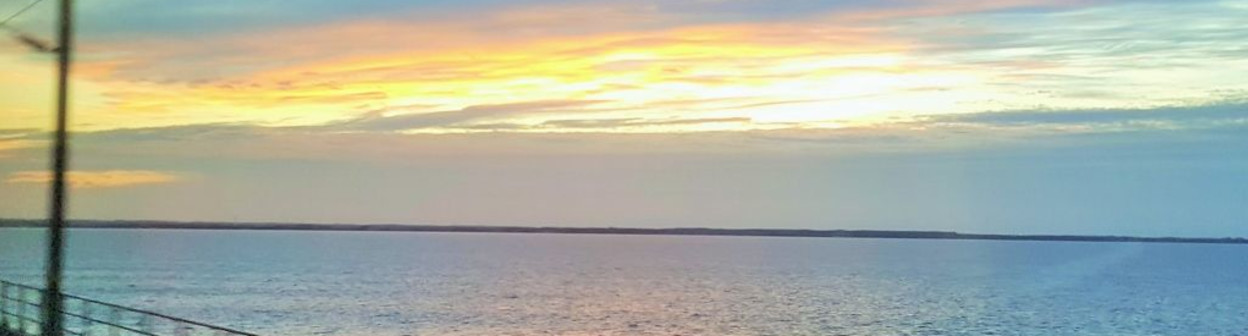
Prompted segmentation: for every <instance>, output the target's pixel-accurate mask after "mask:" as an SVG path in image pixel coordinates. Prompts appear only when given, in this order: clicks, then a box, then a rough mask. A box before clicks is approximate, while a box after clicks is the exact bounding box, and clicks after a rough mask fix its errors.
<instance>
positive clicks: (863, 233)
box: [0, 219, 1248, 244]
mask: <svg viewBox="0 0 1248 336" xmlns="http://www.w3.org/2000/svg"><path fill="white" fill-rule="evenodd" d="M46 225H47V222H46V221H44V220H33V219H0V228H42V227H45V226H46ZM70 227H71V228H85V229H170V230H284V231H368V232H475V233H563V234H619V235H671V236H751V237H822V238H899V239H964V240H1028V241H1072V242H1141V243H1202V244H1248V239H1245V238H1242V237H1225V238H1183V237H1131V236H1081V235H1007V234H976V233H958V232H953V231H894V230H806V229H712V228H655V229H649V228H618V227H599V228H595V227H532V226H464V225H406V224H304V223H221V222H172V221H146V220H144V221H120V220H119V221H105V220H75V221H71V222H70Z"/></svg>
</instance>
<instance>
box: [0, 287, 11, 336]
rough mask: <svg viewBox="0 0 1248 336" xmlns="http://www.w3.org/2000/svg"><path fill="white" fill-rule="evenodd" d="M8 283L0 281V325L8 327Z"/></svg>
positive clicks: (6, 328)
mask: <svg viewBox="0 0 1248 336" xmlns="http://www.w3.org/2000/svg"><path fill="white" fill-rule="evenodd" d="M8 313H9V283H7V282H3V281H0V327H2V328H4V329H5V330H8V329H9V314H8Z"/></svg>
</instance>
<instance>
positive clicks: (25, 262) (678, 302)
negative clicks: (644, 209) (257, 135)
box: [0, 229, 1248, 336]
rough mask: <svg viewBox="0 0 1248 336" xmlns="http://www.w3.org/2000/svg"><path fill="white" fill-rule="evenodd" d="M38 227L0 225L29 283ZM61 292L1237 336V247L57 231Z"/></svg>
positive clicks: (438, 314) (663, 326)
mask: <svg viewBox="0 0 1248 336" xmlns="http://www.w3.org/2000/svg"><path fill="white" fill-rule="evenodd" d="M43 239H44V238H43V231H41V230H36V229H0V278H3V279H5V280H8V281H13V282H18V283H25V284H32V285H38V284H41V283H42V282H41V281H42V272H43V263H42V258H43V254H44V251H43V246H42V244H43V242H44V241H43ZM67 254H68V261H67V264H66V283H65V286H66V292H68V293H71V294H74V295H78V296H82V297H87V298H92V299H97V300H102V301H107V302H112V303H117V304H122V305H126V306H131V307H136V308H141V309H146V310H151V311H155V312H160V313H165V314H168V315H172V316H178V317H184V318H189V319H192V320H197V321H202V322H207V323H212V324H217V325H222V326H227V327H230V328H235V329H240V330H245V331H249V332H254V333H257V334H260V335H291V336H293V335H301V336H302V335H343V336H345V335H352V336H354V335H396V336H397V335H517V336H520V335H526V336H527V335H665V336H672V335H683V336H688V335H1045V336H1049V335H1204V336H1210V335H1248V246H1245V245H1217V244H1177V243H1096V242H1027V241H975V240H923V239H853V238H783V237H712V236H629V235H587V234H504V233H414V232H413V233H404V232H313V231H229V230H220V231H215V230H214V231H208V230H198V231H197V230H138V229H73V230H71V231H70V232H69V239H68V251H67Z"/></svg>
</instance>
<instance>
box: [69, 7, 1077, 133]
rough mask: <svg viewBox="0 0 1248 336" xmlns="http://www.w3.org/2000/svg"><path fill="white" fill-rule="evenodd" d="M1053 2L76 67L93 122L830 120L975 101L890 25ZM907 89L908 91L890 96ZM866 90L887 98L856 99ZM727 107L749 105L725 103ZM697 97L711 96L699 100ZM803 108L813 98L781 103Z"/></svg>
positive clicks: (550, 14) (503, 27) (639, 25)
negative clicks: (472, 113)
mask: <svg viewBox="0 0 1248 336" xmlns="http://www.w3.org/2000/svg"><path fill="white" fill-rule="evenodd" d="M1060 2H1062V3H1064V2H1067V1H1065V0H1063V1H1060ZM1053 3H1054V1H1041V0H1013V1H1006V2H993V3H991V4H985V3H983V2H979V1H938V2H928V1H920V2H916V3H913V4H911V5H908V6H905V7H904V8H903V7H899V8H886V9H873V10H857V11H845V12H837V13H831V14H822V15H820V14H813V15H811V16H809V17H807V18H806V19H803V20H798V21H789V22H749V23H731V24H707V23H697V22H695V21H690V20H689V18H688V17H680V16H678V15H676V14H673V13H666V12H662V11H660V10H657V9H656V8H654V7H653V6H650V5H645V4H637V3H626V4H586V5H576V6H560V7H536V8H535V7H513V8H506V9H502V10H495V11H486V12H480V13H472V14H470V15H471V17H465V16H467V15H469V14H465V13H454V14H452V15H444V14H446V13H440V14H443V15H441V16H435V15H431V14H413V15H412V16H409V17H407V18H405V19H404V20H358V21H347V22H337V23H329V24H324V25H317V26H307V27H297V28H290V29H284V30H276V31H264V32H247V33H243V34H238V35H231V36H221V37H212V38H205V39H195V40H168V39H159V38H151V37H148V38H136V40H133V41H127V42H122V43H112V44H95V45H85V46H84V47H83V50H84V53H86V54H87V55H108V56H100V57H83V58H82V59H83V63H82V64H81V65H80V66H79V68H80V69H82V70H81V71H80V72H79V74H80V75H81V76H83V77H85V78H89V79H90V80H92V81H97V82H101V83H108V85H107V89H106V91H105V92H104V93H103V94H102V98H101V100H102V101H106V102H107V105H105V106H102V107H99V108H92V109H87V110H86V111H83V113H81V114H80V118H79V120H81V121H80V122H81V123H80V124H79V125H83V126H84V128H88V129H92V130H98V129H112V128H119V127H159V126H170V125H185V124H202V123H252V124H262V125H268V126H294V125H317V124H325V123H331V122H338V121H342V120H351V119H354V118H357V117H358V116H359V115H361V114H363V113H365V112H369V111H377V110H382V111H385V112H383V113H385V114H387V115H393V114H405V113H432V112H438V111H448V110H460V109H465V108H468V107H470V106H480V105H498V104H514V103H520V102H531V101H576V100H584V101H602V102H606V103H603V104H602V105H603V106H601V107H603V108H605V109H608V110H612V111H614V112H612V113H602V112H600V111H585V110H575V109H570V110H568V111H564V112H566V113H564V115H561V116H549V118H545V119H543V117H537V116H531V115H530V116H523V117H520V116H515V117H513V118H511V119H506V120H480V122H482V123H500V122H506V123H513V124H523V125H529V126H536V125H541V124H542V123H544V122H546V121H550V120H557V119H587V118H592V119H600V118H637V117H640V118H648V119H660V120H667V119H707V118H711V119H713V118H742V119H749V120H753V121H756V122H826V121H830V120H841V119H845V118H858V117H862V116H870V115H877V114H880V113H888V112H894V111H902V110H910V109H913V108H914V107H924V108H928V107H935V109H937V111H936V112H942V111H941V110H939V109H941V108H953V107H952V106H955V105H957V104H958V103H959V99H962V98H960V97H963V96H957V95H955V94H953V93H945V94H943V95H942V97H933V96H934V95H930V94H929V95H924V96H922V97H917V98H916V97H910V96H917V95H918V94H914V92H917V91H913V90H918V89H922V88H925V87H934V86H945V85H955V84H956V85H968V86H969V85H973V84H976V83H977V82H978V81H979V80H980V79H979V78H975V76H978V75H977V74H971V75H968V74H966V73H965V72H963V73H952V72H951V71H946V70H947V69H940V68H938V67H937V66H934V65H931V64H925V65H919V64H918V63H921V62H917V61H915V60H914V58H915V55H910V54H908V52H909V51H910V50H911V49H912V48H914V47H915V46H918V45H921V41H911V40H907V39H903V38H899V37H895V36H891V35H890V32H889V31H888V30H887V28H886V27H884V26H881V25H880V24H879V22H880V21H881V20H889V19H894V18H901V17H907V18H909V17H916V16H937V15H948V14H952V13H965V12H975V11H984V10H992V9H1000V8H1008V7H1019V6H1032V5H1051V4H1053ZM139 51H141V52H139ZM898 93H903V94H906V95H908V96H907V97H898V96H896V95H894V96H890V97H881V96H883V95H890V94H898ZM866 96H875V97H876V99H875V100H872V101H865V100H863V99H859V97H866ZM944 97H950V98H944ZM903 98H906V99H903ZM909 98H913V99H909ZM729 100H733V101H734V102H735V104H733V105H731V106H725V105H724V103H726V102H727V101H729ZM697 101H705V102H708V103H707V104H688V103H687V102H697ZM795 101H800V102H805V103H802V104H787V103H786V104H783V105H786V106H787V107H786V106H781V105H782V104H781V103H783V102H795ZM899 102H905V103H904V104H902V103H899ZM413 106H421V107H423V108H418V109H413V108H411V107H413ZM397 107H403V108H397ZM929 109H930V108H929ZM929 112H930V111H929ZM590 114H593V115H590ZM87 125H89V126H87ZM460 126H473V125H471V124H469V125H460ZM746 126H748V125H746ZM550 131H556V130H553V129H551V130H550Z"/></svg>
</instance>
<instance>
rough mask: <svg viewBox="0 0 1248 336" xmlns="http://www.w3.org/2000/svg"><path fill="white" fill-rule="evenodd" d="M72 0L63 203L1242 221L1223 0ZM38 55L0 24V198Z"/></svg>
mask: <svg viewBox="0 0 1248 336" xmlns="http://www.w3.org/2000/svg"><path fill="white" fill-rule="evenodd" d="M27 3H28V2H26V1H16V0H9V1H0V14H3V15H5V16H7V14H8V13H12V12H15V11H17V10H18V9H20V8H21V7H23V6H25V5H26V4H27ZM54 9H55V8H54V6H53V4H52V2H48V3H40V4H37V5H36V6H35V7H33V9H32V10H31V11H29V12H27V13H25V14H23V15H22V16H19V17H18V18H16V19H14V20H13V21H12V22H11V23H10V26H11V27H14V28H16V29H18V30H20V31H23V32H26V33H27V34H29V35H31V36H36V37H41V38H44V39H48V40H51V36H53V33H54V30H53V27H54V26H53V22H52V21H51V20H52V18H53V15H52V12H53V10H54ZM78 9H79V12H78V13H77V18H78V33H79V34H78V36H77V40H78V44H77V50H78V52H77V54H76V56H75V57H76V60H77V62H76V63H75V64H74V73H73V80H72V84H73V89H72V90H73V105H72V117H71V119H72V120H71V125H72V126H71V130H72V132H73V133H72V136H73V149H72V155H73V161H72V162H71V168H72V172H71V173H70V174H69V178H70V182H71V190H72V191H71V199H70V203H69V204H70V217H71V218H82V219H156V220H180V221H246V222H310V223H407V224H441V225H525V226H594V227H605V226H614V227H719V228H804V229H897V230H953V231H960V232H979V233H1018V234H1038V233H1049V234H1121V235H1145V236H1213V237H1222V236H1248V206H1245V205H1246V204H1248V146H1246V145H1245V144H1248V81H1244V80H1243V79H1244V78H1248V34H1244V33H1243V27H1246V26H1248V1H1245V0H1235V1H1228V0H1188V1H1163V0H1148V1H1111V0H1103V1H1102V0H1007V1H970V0H913V1H899V0H870V1H867V0H848V1H813V0H771V1H747V0H665V1H660V0H652V1H638V0H632V1H610V0H587V1H570V0H520V1H516V0H510V1H501V0H460V1H398V0H361V1H350V2H348V1H333V0H301V1H259V0H251V1H220V0H218V1H205V0H187V1H177V2H171V1H157V0H108V1H104V0H83V1H79V5H78ZM53 60H54V59H53V58H52V57H51V56H50V55H46V54H39V53H36V52H33V51H31V50H29V49H28V48H25V47H24V46H22V45H21V44H19V43H18V42H17V41H16V39H13V38H8V37H6V38H2V39H0V69H2V71H0V101H3V102H4V104H3V106H0V120H3V122H2V123H0V198H2V199H3V200H4V202H0V218H43V217H45V216H46V211H47V210H46V203H47V202H46V199H47V192H46V189H47V180H48V175H47V173H46V172H44V171H45V170H46V168H47V166H48V163H47V156H48V152H49V148H48V144H49V134H48V132H49V130H50V128H51V126H52V117H51V115H52V114H51V111H52V108H53V105H52V104H53V97H52V93H53V90H52V88H53V82H52V81H51V80H52V79H53V76H52V75H53V69H54V68H53V63H52V62H53Z"/></svg>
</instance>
